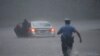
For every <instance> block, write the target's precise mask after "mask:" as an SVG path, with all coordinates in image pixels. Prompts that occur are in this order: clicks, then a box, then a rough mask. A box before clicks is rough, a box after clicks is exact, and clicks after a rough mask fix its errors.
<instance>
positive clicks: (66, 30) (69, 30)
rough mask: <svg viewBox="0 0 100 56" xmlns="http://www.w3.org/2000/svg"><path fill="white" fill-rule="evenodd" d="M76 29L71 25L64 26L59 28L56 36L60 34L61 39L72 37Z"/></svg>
mask: <svg viewBox="0 0 100 56" xmlns="http://www.w3.org/2000/svg"><path fill="white" fill-rule="evenodd" d="M75 31H76V29H75V28H74V27H73V26H71V25H65V26H63V27H61V29H60V30H59V31H58V33H57V34H61V37H66V36H67V37H72V34H73V32H75Z"/></svg>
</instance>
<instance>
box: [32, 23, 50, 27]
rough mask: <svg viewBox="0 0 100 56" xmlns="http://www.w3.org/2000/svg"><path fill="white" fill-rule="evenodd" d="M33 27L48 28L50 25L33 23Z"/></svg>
mask: <svg viewBox="0 0 100 56" xmlns="http://www.w3.org/2000/svg"><path fill="white" fill-rule="evenodd" d="M32 26H33V27H50V26H51V25H50V24H49V23H47V22H34V23H32Z"/></svg>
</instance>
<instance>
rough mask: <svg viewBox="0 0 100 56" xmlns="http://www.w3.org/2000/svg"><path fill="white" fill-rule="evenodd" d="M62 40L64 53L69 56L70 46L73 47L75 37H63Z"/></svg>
mask: <svg viewBox="0 0 100 56" xmlns="http://www.w3.org/2000/svg"><path fill="white" fill-rule="evenodd" d="M61 42H62V45H61V46H62V53H63V55H64V56H68V53H67V50H68V49H69V48H70V49H72V47H73V42H74V40H73V38H66V39H64V38H61Z"/></svg>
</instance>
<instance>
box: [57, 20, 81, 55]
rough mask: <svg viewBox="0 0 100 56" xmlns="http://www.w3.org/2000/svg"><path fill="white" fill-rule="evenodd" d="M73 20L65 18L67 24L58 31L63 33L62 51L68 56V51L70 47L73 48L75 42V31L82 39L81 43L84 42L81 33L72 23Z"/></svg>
mask: <svg viewBox="0 0 100 56" xmlns="http://www.w3.org/2000/svg"><path fill="white" fill-rule="evenodd" d="M70 23H71V20H70V19H68V18H67V19H65V25H64V26H63V27H61V28H60V29H59V31H58V33H57V34H58V35H59V34H60V35H61V42H62V53H63V55H64V56H68V55H69V53H68V52H67V51H68V49H69V48H70V49H72V47H73V42H74V37H73V33H76V34H77V35H78V37H79V39H80V43H81V42H82V39H81V36H80V33H79V32H78V31H77V30H76V29H75V28H74V27H73V26H71V25H70Z"/></svg>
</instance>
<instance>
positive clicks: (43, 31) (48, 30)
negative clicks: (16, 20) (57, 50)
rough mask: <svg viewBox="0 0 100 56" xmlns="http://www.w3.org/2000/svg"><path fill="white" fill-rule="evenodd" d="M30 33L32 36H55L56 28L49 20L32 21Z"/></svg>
mask: <svg viewBox="0 0 100 56" xmlns="http://www.w3.org/2000/svg"><path fill="white" fill-rule="evenodd" d="M30 24H31V25H30V30H29V31H28V33H29V34H30V35H32V36H40V37H42V36H51V37H54V36H55V28H54V27H53V26H52V25H51V24H50V23H49V22H48V21H31V22H30Z"/></svg>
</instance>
